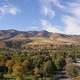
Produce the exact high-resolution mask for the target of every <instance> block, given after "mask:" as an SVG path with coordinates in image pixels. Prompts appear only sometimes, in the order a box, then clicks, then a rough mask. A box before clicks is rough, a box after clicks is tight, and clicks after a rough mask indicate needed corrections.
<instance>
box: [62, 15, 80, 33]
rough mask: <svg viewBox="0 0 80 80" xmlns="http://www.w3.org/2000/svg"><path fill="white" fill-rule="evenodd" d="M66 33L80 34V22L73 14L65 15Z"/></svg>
mask: <svg viewBox="0 0 80 80" xmlns="http://www.w3.org/2000/svg"><path fill="white" fill-rule="evenodd" d="M63 22H64V26H65V29H64V33H66V34H80V22H79V21H78V20H77V19H76V18H74V17H71V16H64V17H63Z"/></svg>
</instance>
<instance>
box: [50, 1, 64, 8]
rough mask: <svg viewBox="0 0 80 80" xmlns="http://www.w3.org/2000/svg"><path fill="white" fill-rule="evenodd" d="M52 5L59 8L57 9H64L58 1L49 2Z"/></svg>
mask: <svg viewBox="0 0 80 80" xmlns="http://www.w3.org/2000/svg"><path fill="white" fill-rule="evenodd" d="M49 1H50V2H51V3H53V5H55V6H57V7H59V8H64V6H63V5H62V4H61V3H60V0H49Z"/></svg>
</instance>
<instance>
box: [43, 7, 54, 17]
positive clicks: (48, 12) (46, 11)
mask: <svg viewBox="0 0 80 80" xmlns="http://www.w3.org/2000/svg"><path fill="white" fill-rule="evenodd" d="M43 15H44V16H46V17H49V18H53V17H54V16H55V11H54V10H52V9H51V8H48V7H47V6H44V7H43Z"/></svg>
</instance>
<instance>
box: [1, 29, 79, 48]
mask: <svg viewBox="0 0 80 80" xmlns="http://www.w3.org/2000/svg"><path fill="white" fill-rule="evenodd" d="M0 41H1V42H2V43H0V46H2V47H11V46H13V45H14V44H15V45H17V47H25V46H29V45H31V46H33V45H49V44H50V45H79V44H80V35H66V34H60V33H51V32H48V31H44V30H43V31H26V32H25V31H17V30H13V29H10V30H0Z"/></svg>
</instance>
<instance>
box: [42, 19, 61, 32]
mask: <svg viewBox="0 0 80 80" xmlns="http://www.w3.org/2000/svg"><path fill="white" fill-rule="evenodd" d="M41 26H42V28H43V30H47V31H49V32H54V33H61V31H60V30H59V29H57V27H56V26H54V25H52V24H51V23H50V22H48V21H47V20H41Z"/></svg>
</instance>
